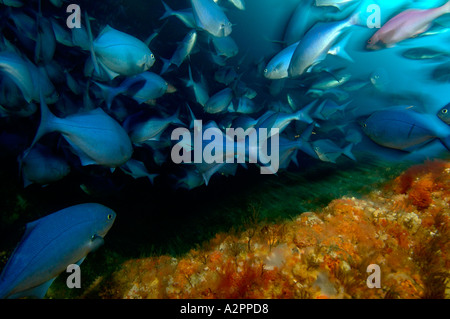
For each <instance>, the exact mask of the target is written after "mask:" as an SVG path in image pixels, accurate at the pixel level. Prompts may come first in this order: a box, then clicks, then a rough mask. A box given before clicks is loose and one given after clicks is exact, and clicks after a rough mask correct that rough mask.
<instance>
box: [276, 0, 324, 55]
mask: <svg viewBox="0 0 450 319" xmlns="http://www.w3.org/2000/svg"><path fill="white" fill-rule="evenodd" d="M313 2H314V0H305V1H300V2H299V4H298V5H297V7H296V8H295V10H294V12H293V13H292V16H291V18H290V19H289V23H288V25H287V27H286V31H285V33H284V42H285V43H286V45H287V46H290V45H291V44H294V43H296V42H298V41H300V40H301V39H302V38H303V36H304V35H305V33H306V31H308V29H309V28H311V27H312V26H313V24H314V23H315V22H316V21H317V16H316V11H317V8H315V7H314V6H313Z"/></svg>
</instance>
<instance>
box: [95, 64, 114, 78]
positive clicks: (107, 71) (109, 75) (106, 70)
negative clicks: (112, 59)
mask: <svg viewBox="0 0 450 319" xmlns="http://www.w3.org/2000/svg"><path fill="white" fill-rule="evenodd" d="M97 64H98V67H99V70H100V68H102V69H103V71H105V73H106V75H107V76H108V78H109V79H110V80H114V79H115V78H116V77H118V76H119V75H120V74H119V73H116V72H114V71H112V70H111V69H110V68H108V67H107V66H106V65H104V64H103V62H102V61H97ZM95 72H97V71H95ZM97 74H101V73H97Z"/></svg>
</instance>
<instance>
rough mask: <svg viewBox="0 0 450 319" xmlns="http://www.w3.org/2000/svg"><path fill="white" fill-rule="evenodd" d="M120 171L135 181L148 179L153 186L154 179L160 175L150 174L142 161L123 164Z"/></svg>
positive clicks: (131, 160) (130, 161)
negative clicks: (143, 178)
mask: <svg viewBox="0 0 450 319" xmlns="http://www.w3.org/2000/svg"><path fill="white" fill-rule="evenodd" d="M120 169H121V170H122V171H123V172H124V173H125V174H127V175H130V176H132V177H133V178H135V179H138V178H142V177H146V178H148V179H149V181H150V182H151V183H152V184H153V182H154V179H155V177H156V176H158V174H150V173H149V172H148V170H147V167H145V164H144V163H143V162H141V161H138V160H135V159H130V160H129V161H128V162H126V163H125V164H123V165H122V166H121V167H120Z"/></svg>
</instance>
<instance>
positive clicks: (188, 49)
mask: <svg viewBox="0 0 450 319" xmlns="http://www.w3.org/2000/svg"><path fill="white" fill-rule="evenodd" d="M196 41H197V31H196V30H191V31H189V32H188V34H187V35H186V36H185V37H184V39H183V41H181V42H180V43H179V45H178V47H177V49H176V50H175V52H174V53H173V55H172V57H171V58H170V60H167V59H163V62H164V65H163V67H162V69H161V72H160V74H164V73H166V72H167V70H168V69H169V68H170V66H171V65H172V64H174V65H176V66H177V67H178V68H179V67H180V65H181V64H182V63H183V62H184V60H186V58H187V57H189V55H190V54H191V53H192V50H193V49H194V46H195V43H196Z"/></svg>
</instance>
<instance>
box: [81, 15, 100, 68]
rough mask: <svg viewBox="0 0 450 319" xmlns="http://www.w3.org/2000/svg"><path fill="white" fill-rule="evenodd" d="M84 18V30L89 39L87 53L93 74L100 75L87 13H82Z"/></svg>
mask: <svg viewBox="0 0 450 319" xmlns="http://www.w3.org/2000/svg"><path fill="white" fill-rule="evenodd" d="M84 17H85V19H86V28H87V32H88V37H89V51H90V52H91V59H92V63H93V64H94V70H95V73H97V74H100V68H99V65H98V61H97V57H96V56H95V52H94V37H93V36H92V29H91V22H90V21H89V15H88V13H87V12H85V13H84ZM102 32H103V31H102Z"/></svg>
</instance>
